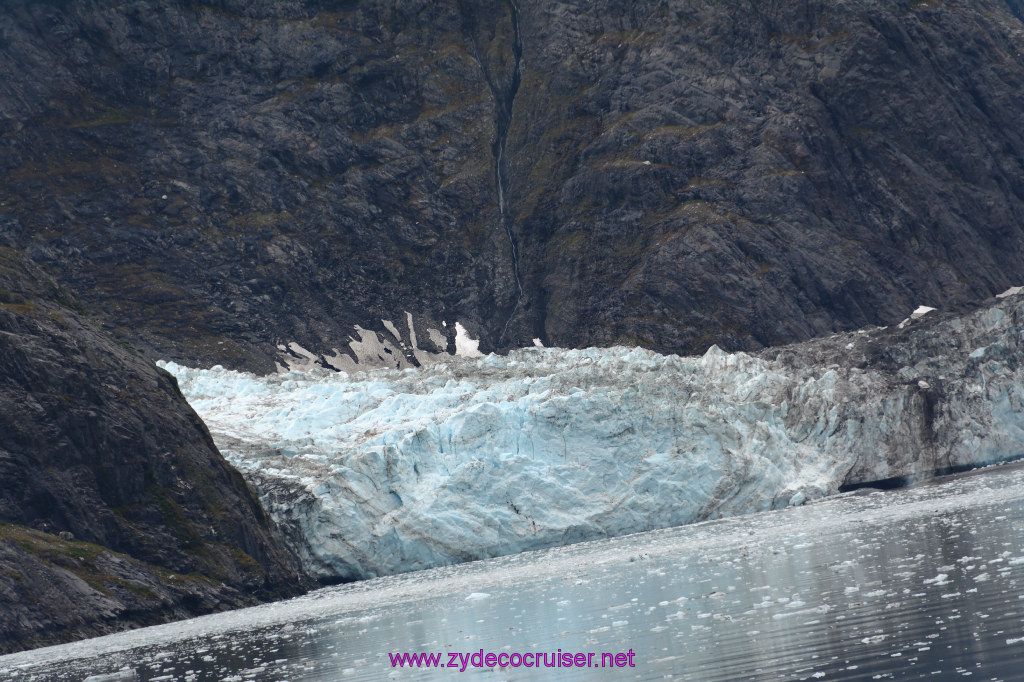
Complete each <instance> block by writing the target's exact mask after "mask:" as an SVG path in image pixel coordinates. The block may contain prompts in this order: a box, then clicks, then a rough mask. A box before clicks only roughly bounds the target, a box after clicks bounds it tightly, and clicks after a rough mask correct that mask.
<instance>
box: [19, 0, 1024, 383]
mask: <svg viewBox="0 0 1024 682" xmlns="http://www.w3.org/2000/svg"><path fill="white" fill-rule="evenodd" d="M1022 16H1024V12H1022V6H1021V4H1020V3H1019V2H1017V1H1013V2H1001V1H1000V2H997V1H996V0H972V1H970V2H958V3H952V2H944V1H942V0H929V1H927V2H925V1H918V0H900V1H899V2H887V1H883V0H860V1H858V2H844V3H835V2H832V1H831V0H785V1H784V2H771V3H767V4H766V3H757V2H747V1H745V0H728V1H726V2H717V1H714V2H713V1H711V0H634V1H632V2H625V3H623V2H610V1H608V0H605V1H602V2H568V1H559V0H516V1H512V0H486V1H484V2H468V1H467V0H442V1H440V2H425V0H414V1H410V2H401V3H396V2H391V1H385V0H371V1H366V2H359V3H331V2H326V1H322V0H291V1H289V2H269V1H267V2H253V3H249V2H241V1H240V0H218V1H213V0H207V1H202V2H189V3H160V2H154V1H152V0H131V1H129V2H121V1H118V2H113V1H112V0H95V1H90V2H86V1H84V0H80V1H77V2H69V3H53V2H43V1H41V0H18V1H16V2H12V3H8V9H7V10H6V11H5V12H4V14H3V16H0V150H2V153H0V173H2V174H3V176H4V178H5V181H4V183H3V184H2V186H0V243H4V244H6V245H8V246H9V247H11V248H16V249H19V250H24V251H26V252H27V253H29V254H30V255H31V257H32V258H33V259H34V260H36V261H37V262H39V263H42V264H44V265H46V266H47V267H49V268H50V269H51V270H52V271H53V272H54V275H55V276H56V277H58V278H59V279H60V281H61V282H62V284H64V285H66V286H68V287H70V288H71V289H72V290H74V291H76V292H77V293H78V294H79V295H80V296H82V297H83V299H84V300H85V301H86V302H87V303H89V304H90V305H93V306H94V307H95V309H96V310H98V311H100V313H101V314H102V315H103V316H104V318H105V320H106V321H107V324H108V325H109V326H110V329H111V331H112V332H113V333H115V334H116V335H118V337H119V338H123V339H125V340H128V341H130V342H132V343H133V344H135V345H136V346H138V347H140V348H142V349H143V350H145V351H146V352H147V353H150V354H151V357H166V358H169V359H174V360H179V361H182V362H186V363H189V364H193V365H206V366H209V365H211V364H214V363H221V364H224V365H225V366H229V367H235V368H248V369H252V370H257V371H270V370H272V369H273V368H274V362H273V358H274V355H275V353H276V350H275V344H277V343H280V342H288V341H297V342H299V343H300V344H301V345H302V346H304V347H306V348H308V349H311V350H312V351H314V352H315V353H331V352H332V349H333V348H339V349H341V350H342V351H343V352H347V351H346V344H347V342H348V339H349V336H350V335H351V334H353V328H354V325H361V326H362V327H363V328H365V329H370V330H376V331H378V332H380V333H381V335H382V336H388V334H389V332H387V331H386V329H385V326H384V325H383V324H382V322H381V320H382V319H387V320H403V319H405V312H406V311H409V312H411V313H412V314H413V315H414V317H415V318H416V320H417V324H418V325H423V326H424V328H423V329H419V330H418V331H419V334H418V337H419V339H420V341H421V343H422V344H423V345H424V347H425V348H427V349H428V350H433V351H436V350H444V349H445V348H448V349H449V350H450V349H451V347H452V345H453V342H454V340H453V336H454V333H453V332H452V331H451V330H452V324H451V323H452V321H454V320H460V321H462V322H463V323H464V324H465V326H466V327H467V328H468V329H469V331H470V333H471V334H472V335H473V336H474V337H477V338H480V339H481V349H482V350H484V351H489V350H492V349H503V348H509V347H514V346H520V345H529V343H530V340H531V339H532V338H535V337H536V338H540V339H542V340H543V341H544V342H545V343H547V344H548V345H559V346H576V347H580V346H588V345H593V344H596V345H606V344H609V343H613V342H619V343H638V344H640V345H643V346H646V347H649V348H656V349H662V350H671V351H675V352H701V351H703V350H704V349H706V348H707V347H708V346H710V345H711V344H712V343H717V344H719V345H720V346H721V347H723V348H727V349H748V350H749V349H757V348H760V347H763V346H766V345H773V344H779V343H786V342H792V341H798V340H803V339H807V338H810V337H814V336H820V335H822V334H826V333H830V332H832V331H836V330H842V329H851V328H857V327H860V326H863V325H865V324H869V323H874V324H886V323H890V322H894V321H898V320H899V319H901V316H902V315H903V314H904V311H906V310H908V309H912V308H914V307H915V306H917V305H919V304H921V303H927V304H930V305H933V306H938V307H941V308H943V309H950V308H951V307H954V306H957V305H960V304H966V303H971V304H973V303H977V302H979V301H981V300H983V299H985V298H986V297H988V296H991V295H993V294H995V293H997V292H999V291H1002V290H1003V289H1005V288H1006V287H1008V286H1010V285H1012V284H1014V283H1015V282H1019V281H1021V279H1022V278H1024V240H1022V239H1021V225H1022V222H1024V167H1022V165H1021V163H1020V159H1021V158H1024V134H1022V133H1021V128H1020V126H1019V125H1018V122H1019V118H1020V112H1021V111H1024V59H1022V57H1021V53H1022V52H1024V22H1022ZM444 321H446V322H448V326H447V327H445V328H443V327H442V325H441V322H444ZM428 326H429V327H433V328H436V329H439V330H441V329H444V330H445V338H442V339H440V340H437V339H432V340H431V339H428V336H427V334H426V333H425V329H426V327H428ZM400 335H401V336H402V337H403V338H402V340H403V341H405V342H406V346H407V349H408V347H409V342H410V338H409V337H410V336H411V335H409V334H408V333H407V332H405V331H402V332H400ZM389 338H390V337H389ZM396 344H397V341H396ZM396 347H397V346H396Z"/></svg>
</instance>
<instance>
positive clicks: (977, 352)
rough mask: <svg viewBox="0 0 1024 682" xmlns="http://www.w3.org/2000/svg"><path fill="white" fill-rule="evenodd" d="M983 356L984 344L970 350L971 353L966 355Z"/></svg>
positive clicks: (970, 356)
mask: <svg viewBox="0 0 1024 682" xmlns="http://www.w3.org/2000/svg"><path fill="white" fill-rule="evenodd" d="M984 356H985V346H982V347H981V348H975V349H974V350H972V351H971V354H970V355H968V356H967V357H969V358H981V357H984Z"/></svg>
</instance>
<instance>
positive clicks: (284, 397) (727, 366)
mask: <svg viewBox="0 0 1024 682" xmlns="http://www.w3.org/2000/svg"><path fill="white" fill-rule="evenodd" d="M1018 298H1019V299H1024V296H1022V297H1016V296H1015V297H1013V298H1012V299H1008V300H1007V301H1004V302H1001V303H998V304H996V305H995V306H994V307H992V308H989V309H986V310H983V311H981V312H979V313H976V314H973V315H971V316H966V317H964V318H955V319H953V320H949V321H945V322H942V323H940V324H931V326H928V327H927V329H922V330H917V329H915V325H916V326H921V325H922V324H924V323H922V322H921V321H920V320H917V319H915V320H913V321H912V323H911V324H910V326H909V328H907V329H893V330H873V331H870V332H868V331H865V332H860V333H852V334H844V335H838V336H836V337H832V338H830V339H829V340H826V341H821V342H808V343H807V344H800V345H797V346H791V347H788V348H787V349H783V350H782V351H779V352H775V353H765V354H762V355H751V354H745V353H726V352H724V351H722V350H720V349H718V348H717V347H712V348H711V349H710V350H708V351H707V352H706V353H705V354H704V355H703V356H700V357H678V356H663V355H659V354H657V353H654V352H651V351H647V350H643V349H639V348H632V349H628V348H619V347H616V348H604V349H594V348H590V349H584V350H565V349H558V348H530V349H521V350H517V351H513V352H512V353H510V354H508V355H507V356H504V357H502V356H496V355H488V356H484V357H472V358H468V357H451V358H442V359H439V360H437V361H435V362H432V363H430V364H428V365H425V366H423V367H419V368H410V369H379V370H372V371H365V372H353V373H344V372H340V373H338V372H330V371H327V370H310V371H305V372H297V371H292V372H289V373H283V374H276V375H270V376H262V377H260V376H255V375H252V374H248V373H242V372H234V371H229V370H225V369H223V368H220V367H214V368H212V369H207V370H199V369H191V368H187V367H184V366H181V365H178V364H175V363H173V362H166V363H165V362H161V363H159V364H160V365H161V366H163V367H164V368H165V369H167V370H168V371H169V372H171V373H172V374H173V375H175V376H176V377H177V379H178V382H179V384H180V386H181V388H182V391H183V393H184V394H185V396H186V397H187V399H188V400H189V402H190V403H191V404H192V406H193V407H194V408H195V409H196V411H197V412H198V413H199V415H200V416H201V417H202V418H203V420H204V421H205V422H206V424H207V425H208V427H209V428H210V430H211V432H212V434H213V436H214V439H215V441H216V442H217V444H218V446H219V447H220V448H221V450H222V452H223V453H224V454H225V456H226V457H227V458H228V459H229V460H230V461H231V462H232V463H233V464H234V465H235V466H236V467H238V468H239V469H240V470H241V471H242V473H243V474H244V476H245V477H246V479H247V480H248V481H249V483H250V484H251V485H252V486H253V487H254V489H255V490H256V491H257V493H258V494H259V496H260V499H261V500H262V502H263V504H264V505H265V507H266V508H267V510H268V511H269V512H270V514H271V515H272V516H273V517H274V518H275V519H276V520H277V521H278V522H279V523H280V524H281V525H282V527H283V528H284V530H285V532H286V534H287V535H288V537H289V539H290V542H291V544H292V546H293V547H294V549H295V551H296V552H297V553H298V554H299V555H300V557H301V558H302V559H303V561H304V562H305V564H306V566H307V567H308V568H309V570H310V571H311V572H312V573H314V574H315V575H317V576H319V577H320V578H323V579H331V580H337V579H361V578H368V577H372V576H378V575H385V574H392V573H398V572H404V571H410V570H416V569H422V568H427V567H431V566H437V565H446V564H452V563H456V562H461V561H466V560H472V559H480V558H485V557H491V556H499V555H506V554H511V553H515V552H520V551H524V550H529V549H537V548H542V547H548V546H554V545H563V544H567V543H570V542H575V541H580V540H587V539H594V538H600V537H610V536H618V535H624V534H627V533H634V532H639V531H645V530H651V529H655V528H664V527H669V526H677V525H682V524H687V523H692V522H695V521H700V520H703V519H708V518H718V517H723V516H731V515H735V514H742V513H747V512H753V511H762V510H768V509H776V508H780V507H784V506H787V505H790V504H801V503H803V502H804V501H813V500H815V499H817V498H820V497H822V496H824V495H829V494H833V493H836V492H837V491H838V489H839V487H840V486H841V485H843V484H844V483H856V482H860V481H873V480H881V479H887V478H891V477H894V476H901V477H907V476H927V475H931V474H932V473H933V472H934V471H936V470H940V469H942V468H944V467H947V466H960V465H977V464H986V463H991V462H995V461H1000V460H1004V459H1007V458H1010V457H1013V456H1016V455H1018V454H1020V453H1022V452H1024V429H1022V427H1024V407H1022V406H1024V380H1022V379H1024V377H1022V376H1021V371H1020V369H1019V368H1018V366H1019V365H1020V363H1019V362H1018V360H1019V359H1020V357H1021V326H1022V325H1021V318H1022V309H1024V303H1018V302H1016V301H1017V299H1018ZM879 348H881V350H879ZM979 348H985V349H987V350H984V351H982V352H980V353H979V352H978V349H979ZM883 356H884V357H883ZM879 357H881V358H882V359H881V360H879V359H878V358H879ZM858 358H860V360H858ZM865 358H867V360H865ZM872 358H874V359H872Z"/></svg>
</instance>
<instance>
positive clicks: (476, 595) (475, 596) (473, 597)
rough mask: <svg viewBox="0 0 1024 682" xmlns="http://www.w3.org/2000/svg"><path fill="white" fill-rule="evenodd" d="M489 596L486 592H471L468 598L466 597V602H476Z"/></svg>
mask: <svg viewBox="0 0 1024 682" xmlns="http://www.w3.org/2000/svg"><path fill="white" fill-rule="evenodd" d="M490 596H491V595H490V594H489V593H487V592H473V593H472V594H470V595H469V596H468V597H466V601H476V600H478V599H487V598H489V597H490Z"/></svg>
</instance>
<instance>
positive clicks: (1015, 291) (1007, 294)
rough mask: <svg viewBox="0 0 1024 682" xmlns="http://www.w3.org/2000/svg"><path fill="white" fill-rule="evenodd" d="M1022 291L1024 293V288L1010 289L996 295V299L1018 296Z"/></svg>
mask: <svg viewBox="0 0 1024 682" xmlns="http://www.w3.org/2000/svg"><path fill="white" fill-rule="evenodd" d="M1022 291H1024V287H1010V288H1009V289H1007V290H1006V291H1004V292H1003V293H1001V294H996V298H1009V297H1010V296H1016V295H1017V294H1019V293H1020V292H1022Z"/></svg>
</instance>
